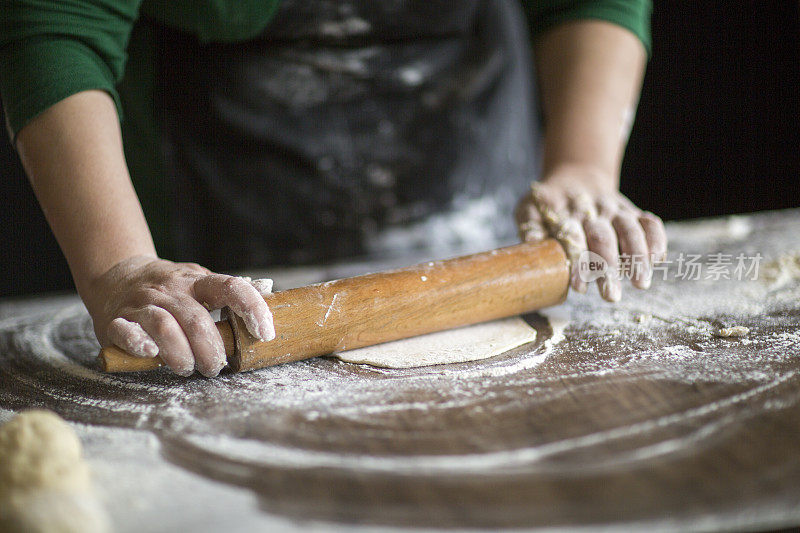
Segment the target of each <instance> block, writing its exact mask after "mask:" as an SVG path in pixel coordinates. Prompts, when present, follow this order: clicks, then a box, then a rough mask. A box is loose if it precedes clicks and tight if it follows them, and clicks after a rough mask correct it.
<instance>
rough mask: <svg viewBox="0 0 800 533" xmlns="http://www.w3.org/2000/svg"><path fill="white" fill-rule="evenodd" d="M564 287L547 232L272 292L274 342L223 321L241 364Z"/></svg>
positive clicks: (517, 307)
mask: <svg viewBox="0 0 800 533" xmlns="http://www.w3.org/2000/svg"><path fill="white" fill-rule="evenodd" d="M568 285H569V270H568V266H567V258H566V255H565V254H564V250H563V248H562V247H561V245H560V244H559V243H558V242H557V241H555V240H553V239H547V240H545V241H541V242H537V243H523V244H518V245H515V246H509V247H507V248H500V249H498V250H492V251H490V252H483V253H479V254H474V255H469V256H465V257H458V258H455V259H448V260H444V261H432V262H428V263H421V264H419V265H416V266H412V267H408V268H403V269H399V270H390V271H386V272H379V273H376V274H367V275H364V276H357V277H354V278H347V279H340V280H336V281H329V282H326V283H319V284H315V285H309V286H307V287H300V288H297V289H290V290H287V291H281V292H276V293H274V294H270V295H267V296H265V297H264V299H265V300H266V301H267V303H268V304H269V308H270V309H271V310H272V314H273V316H274V319H275V331H276V333H277V337H276V338H275V339H274V340H271V341H267V342H263V341H260V340H258V339H256V338H254V337H253V336H252V335H250V333H249V332H248V331H247V328H246V327H245V325H244V322H243V321H242V320H241V319H240V318H239V317H238V316H236V315H234V314H233V313H230V312H226V311H227V310H223V312H224V317H223V320H221V321H220V322H217V327H218V328H219V330H220V333H221V334H222V338H223V341H224V343H225V353H226V354H227V356H228V364H229V365H230V367H231V368H232V369H233V370H234V371H236V372H241V371H244V370H253V369H256V368H263V367H266V366H271V365H276V364H279V363H286V362H289V361H297V360H300V359H309V358H311V357H316V356H318V355H325V354H330V353H334V352H340V351H344V350H349V349H353V348H361V347H363V346H371V345H374V344H380V343H382V342H388V341H393V340H397V339H404V338H408V337H413V336H416V335H423V334H425V333H432V332H434V331H441V330H445V329H450V328H455V327H459V326H466V325H469V324H476V323H478V322H487V321H489V320H495V319H498V318H505V317H509V316H514V315H519V314H523V313H528V312H531V311H535V310H536V309H541V308H543V307H547V306H551V305H555V304H558V303H561V302H562V301H564V298H565V297H566V295H567V288H568ZM99 358H100V363H101V365H102V368H103V370H104V371H106V372H135V371H141V370H151V369H154V368H158V367H159V366H162V365H163V364H164V363H163V361H161V359H159V358H158V357H155V358H143V357H135V356H132V355H130V354H128V353H126V352H124V351H123V350H121V349H119V348H117V347H115V346H109V347H106V348H103V349H102V350H101V351H100V356H99Z"/></svg>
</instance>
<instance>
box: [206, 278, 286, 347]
mask: <svg viewBox="0 0 800 533" xmlns="http://www.w3.org/2000/svg"><path fill="white" fill-rule="evenodd" d="M193 291H194V297H195V299H196V300H197V301H199V302H202V303H203V305H207V306H210V307H211V308H212V309H220V308H222V307H225V306H227V307H229V308H230V309H231V311H233V312H234V313H236V314H237V315H238V316H240V317H241V318H242V320H243V321H244V323H245V326H246V327H247V330H248V331H249V332H250V334H251V335H253V336H254V337H256V338H259V339H261V340H263V341H269V340H272V339H274V338H275V326H274V324H273V319H272V312H270V310H269V307H268V306H267V302H265V301H264V297H263V296H261V295H260V294H259V293H258V291H257V290H256V288H255V287H253V286H252V285H251V284H250V283H248V282H247V281H245V280H244V279H242V278H237V277H234V276H226V275H224V274H212V275H210V276H206V277H204V278H201V279H199V280H197V281H196V282H195V283H194V285H193Z"/></svg>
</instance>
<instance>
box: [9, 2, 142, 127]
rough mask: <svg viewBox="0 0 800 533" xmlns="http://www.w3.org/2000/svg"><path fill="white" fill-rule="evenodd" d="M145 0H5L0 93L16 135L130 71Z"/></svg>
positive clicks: (110, 86)
mask: <svg viewBox="0 0 800 533" xmlns="http://www.w3.org/2000/svg"><path fill="white" fill-rule="evenodd" d="M140 2H141V0H0V12H2V13H3V16H2V17H0V94H1V95H2V98H3V107H4V109H5V113H6V120H7V123H8V126H9V128H10V130H11V133H12V136H16V134H17V132H19V130H20V129H21V128H22V127H23V126H25V124H27V122H28V121H29V120H31V119H32V118H33V117H35V116H36V115H38V114H39V113H41V112H42V111H44V110H45V109H47V108H48V107H50V106H52V105H53V104H55V103H57V102H59V101H60V100H63V99H64V98H66V97H68V96H70V95H72V94H75V93H78V92H80V91H85V90H89V89H101V90H105V91H108V93H109V94H111V96H112V97H113V98H114V101H115V103H116V104H117V109H118V110H119V109H120V104H119V97H118V95H117V92H116V90H115V89H114V86H115V85H116V83H117V82H118V81H119V79H120V78H121V77H122V72H123V70H124V67H125V57H126V56H125V47H126V46H127V43H128V38H129V36H130V31H131V28H132V27H133V22H134V21H135V19H136V17H137V14H138V9H139V4H140Z"/></svg>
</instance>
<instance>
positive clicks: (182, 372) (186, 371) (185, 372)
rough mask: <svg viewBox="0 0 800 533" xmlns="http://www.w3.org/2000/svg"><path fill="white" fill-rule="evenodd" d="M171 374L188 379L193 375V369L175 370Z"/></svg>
mask: <svg viewBox="0 0 800 533" xmlns="http://www.w3.org/2000/svg"><path fill="white" fill-rule="evenodd" d="M173 372H175V373H176V374H178V375H179V376H181V377H184V378H188V377H189V376H191V375H192V374H194V368H176V369H175V370H174V371H173Z"/></svg>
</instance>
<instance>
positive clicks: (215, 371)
mask: <svg viewBox="0 0 800 533" xmlns="http://www.w3.org/2000/svg"><path fill="white" fill-rule="evenodd" d="M225 366H227V363H226V362H224V361H223V362H222V363H218V364H215V365H213V366H212V367H210V368H207V369H205V370H203V371H201V372H200V373H201V374H203V375H204V376H205V377H207V378H215V377H217V376H218V375H219V373H220V372H221V371H222V369H223V368H225Z"/></svg>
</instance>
